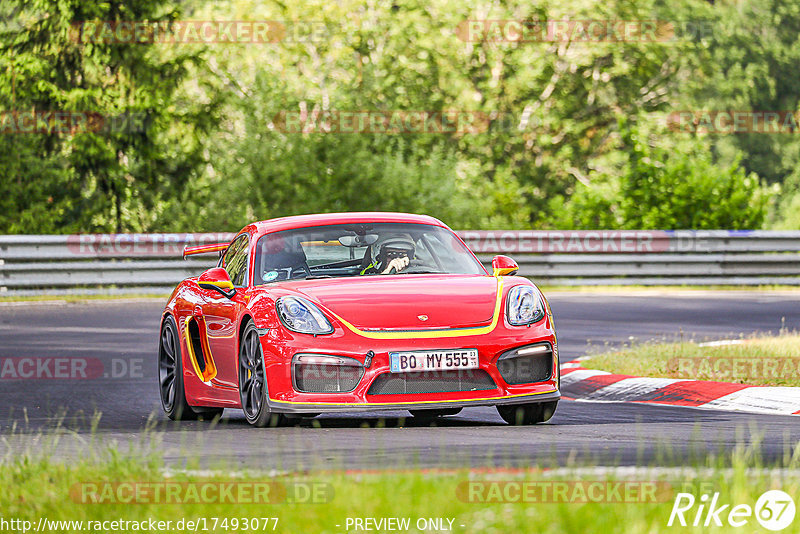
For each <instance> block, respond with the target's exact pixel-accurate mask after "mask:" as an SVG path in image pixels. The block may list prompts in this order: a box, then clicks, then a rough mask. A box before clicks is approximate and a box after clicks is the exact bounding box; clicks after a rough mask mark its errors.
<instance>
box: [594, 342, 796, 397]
mask: <svg viewBox="0 0 800 534" xmlns="http://www.w3.org/2000/svg"><path fill="white" fill-rule="evenodd" d="M582 363H583V366H584V367H586V368H589V369H598V370H601V371H608V372H611V373H615V374H624V375H634V376H649V377H663V378H686V379H696V380H715V381H720V382H735V383H742V384H753V385H764V386H800V335H798V334H788V333H783V334H782V335H779V336H775V337H762V338H750V339H742V340H740V344H735V345H725V346H705V347H704V346H701V344H699V343H696V342H693V341H691V342H680V343H642V344H638V345H633V346H632V347H630V348H626V349H623V350H619V351H613V352H606V353H603V354H598V355H594V356H592V357H591V358H589V359H587V360H584V361H583V362H582Z"/></svg>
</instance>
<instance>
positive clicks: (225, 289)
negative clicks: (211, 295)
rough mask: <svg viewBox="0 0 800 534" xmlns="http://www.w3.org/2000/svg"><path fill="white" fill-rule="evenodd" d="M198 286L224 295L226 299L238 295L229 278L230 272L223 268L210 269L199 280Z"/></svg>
mask: <svg viewBox="0 0 800 534" xmlns="http://www.w3.org/2000/svg"><path fill="white" fill-rule="evenodd" d="M197 285H198V286H200V287H202V288H203V289H210V290H212V291H217V292H219V293H222V294H223V295H224V296H225V297H227V298H229V299H232V298H233V296H234V295H235V294H236V289H235V288H234V287H233V282H231V279H230V277H229V276H228V271H226V270H225V269H223V268H222V267H214V268H213V269H209V270H207V271H206V272H204V273H203V274H201V275H200V277H199V278H198V279H197Z"/></svg>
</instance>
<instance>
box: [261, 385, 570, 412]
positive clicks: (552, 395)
mask: <svg viewBox="0 0 800 534" xmlns="http://www.w3.org/2000/svg"><path fill="white" fill-rule="evenodd" d="M560 398H561V392H560V391H558V390H555V391H551V392H549V393H532V394H527V395H515V396H510V397H487V398H483V399H471V400H467V399H464V400H455V401H421V402H420V401H417V402H406V403H404V402H388V403H382V402H367V403H351V404H347V403H344V404H334V403H316V404H314V403H310V404H302V403H300V404H295V403H285V402H280V401H275V400H274V399H270V400H269V408H270V411H272V412H277V413H292V414H294V413H296V414H303V413H314V414H316V413H347V412H368V411H375V410H436V409H441V408H468V407H470V406H498V405H503V404H533V403H539V402H552V401H557V400H559V399H560Z"/></svg>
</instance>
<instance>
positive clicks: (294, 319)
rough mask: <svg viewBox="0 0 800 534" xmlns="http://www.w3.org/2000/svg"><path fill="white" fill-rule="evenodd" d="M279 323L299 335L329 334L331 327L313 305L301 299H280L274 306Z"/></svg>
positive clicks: (331, 330)
mask: <svg viewBox="0 0 800 534" xmlns="http://www.w3.org/2000/svg"><path fill="white" fill-rule="evenodd" d="M275 306H276V307H277V309H278V317H280V319H281V322H282V323H283V324H284V326H286V328H288V329H289V330H292V331H293V332H299V333H300V334H314V335H318V334H330V333H331V332H333V326H331V323H330V321H328V319H327V318H326V317H325V316H324V315H323V314H322V312H321V311H319V308H317V307H316V306H315V305H314V304H312V303H311V302H309V301H307V300H306V299H304V298H301V297H281V298H279V299H278V302H277V303H276V304H275Z"/></svg>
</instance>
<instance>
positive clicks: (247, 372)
mask: <svg viewBox="0 0 800 534" xmlns="http://www.w3.org/2000/svg"><path fill="white" fill-rule="evenodd" d="M239 398H240V400H241V402H242V411H243V412H244V417H245V419H247V422H248V423H250V424H251V425H253V426H254V427H258V428H264V427H267V426H279V425H282V424H285V421H286V419H285V417H284V416H283V415H282V414H279V413H274V412H270V410H269V403H268V402H267V399H268V398H269V392H268V390H267V375H266V370H265V368H264V353H263V352H262V350H261V339H260V338H259V335H258V330H256V327H255V325H254V324H253V323H252V322H248V323H247V326H245V328H244V331H243V332H242V337H241V338H240V339H239Z"/></svg>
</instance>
